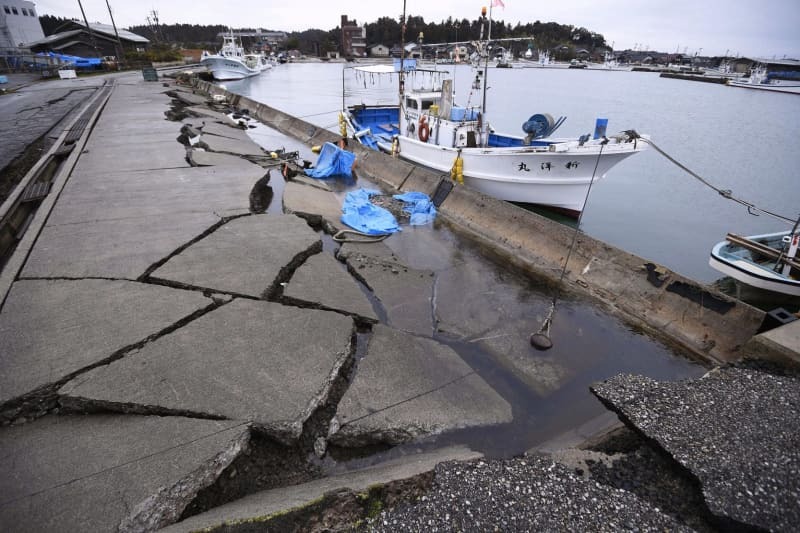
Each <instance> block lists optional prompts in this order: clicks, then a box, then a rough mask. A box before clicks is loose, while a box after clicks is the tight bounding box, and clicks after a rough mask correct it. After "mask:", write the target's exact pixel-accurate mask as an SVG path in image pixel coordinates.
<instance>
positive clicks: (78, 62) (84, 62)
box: [36, 52, 102, 68]
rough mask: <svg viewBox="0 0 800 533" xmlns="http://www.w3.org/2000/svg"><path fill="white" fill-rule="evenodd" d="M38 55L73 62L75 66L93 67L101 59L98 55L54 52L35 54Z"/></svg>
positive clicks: (63, 61) (96, 65)
mask: <svg viewBox="0 0 800 533" xmlns="http://www.w3.org/2000/svg"><path fill="white" fill-rule="evenodd" d="M36 55H37V56H40V57H52V58H55V59H58V60H59V61H61V62H62V63H71V64H74V65H75V66H76V67H77V68H94V67H99V66H100V64H101V62H102V60H101V59H100V58H99V57H79V56H71V55H68V54H56V53H54V52H39V53H38V54H36Z"/></svg>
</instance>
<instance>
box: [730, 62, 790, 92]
mask: <svg viewBox="0 0 800 533" xmlns="http://www.w3.org/2000/svg"><path fill="white" fill-rule="evenodd" d="M726 83H727V84H728V85H730V86H731V87H743V88H745V89H758V90H761V91H773V92H778V93H790V94H800V79H795V80H782V79H777V78H775V77H773V75H771V74H770V72H769V70H768V69H767V65H765V64H764V63H759V64H757V65H755V66H754V67H753V68H752V69H751V70H750V77H749V78H745V79H738V78H737V79H729V80H728V81H727V82H726Z"/></svg>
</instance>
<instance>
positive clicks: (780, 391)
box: [592, 367, 800, 531]
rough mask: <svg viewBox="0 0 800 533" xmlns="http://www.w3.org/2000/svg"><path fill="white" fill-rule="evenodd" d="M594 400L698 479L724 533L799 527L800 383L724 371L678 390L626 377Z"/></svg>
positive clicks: (601, 387)
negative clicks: (745, 529)
mask: <svg viewBox="0 0 800 533" xmlns="http://www.w3.org/2000/svg"><path fill="white" fill-rule="evenodd" d="M592 392H594V394H595V395H597V397H598V398H600V400H601V401H602V402H603V403H604V404H605V405H606V406H607V407H609V408H610V409H612V410H613V411H615V412H616V413H617V414H618V415H619V416H620V417H621V418H622V419H623V421H624V422H625V423H626V424H628V425H630V426H632V427H633V428H635V429H636V430H637V431H639V432H641V433H643V434H644V435H645V436H646V437H647V438H648V439H649V440H651V441H652V442H653V443H655V444H657V445H658V446H659V447H661V448H662V449H663V450H664V451H665V452H666V453H667V454H669V455H670V456H671V457H672V458H673V459H674V460H675V461H677V462H678V463H679V464H680V465H681V466H683V467H684V468H686V469H687V470H688V471H689V472H691V474H692V475H693V476H694V477H696V478H697V479H698V480H699V482H700V485H701V487H702V491H703V497H704V498H705V501H706V503H707V505H708V508H709V510H710V511H711V513H712V514H713V515H715V516H716V517H717V518H718V520H719V523H720V525H722V526H724V527H723V529H730V530H734V529H742V528H758V529H761V528H763V529H765V530H770V531H791V530H793V529H794V528H795V527H796V525H797V523H798V521H800V449H799V448H798V446H797V436H798V435H800V419H798V417H797V413H798V412H800V378H798V377H797V376H796V375H791V376H784V375H774V374H769V373H766V372H761V371H757V370H753V369H749V368H731V367H729V368H721V369H715V370H712V371H711V372H709V373H708V374H706V375H705V376H704V377H703V378H701V379H698V380H693V381H684V382H678V383H668V382H657V381H654V380H652V379H650V378H646V377H641V376H631V375H619V376H616V377H614V378H612V379H609V380H607V381H604V382H602V383H598V384H595V385H593V386H592Z"/></svg>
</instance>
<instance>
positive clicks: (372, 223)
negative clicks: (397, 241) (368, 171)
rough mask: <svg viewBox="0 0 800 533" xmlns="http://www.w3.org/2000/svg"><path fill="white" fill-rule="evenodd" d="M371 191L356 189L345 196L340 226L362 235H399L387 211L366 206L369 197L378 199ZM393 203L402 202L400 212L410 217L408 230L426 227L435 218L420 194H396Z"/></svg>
mask: <svg viewBox="0 0 800 533" xmlns="http://www.w3.org/2000/svg"><path fill="white" fill-rule="evenodd" d="M379 194H381V193H380V192H378V191H376V190H373V189H359V190H357V191H352V192H349V193H347V195H346V196H345V198H344V205H343V206H342V212H343V213H344V214H343V215H342V218H341V220H342V222H343V223H345V224H347V225H348V226H350V227H351V228H353V229H354V230H356V231H358V232H361V233H364V234H365V235H389V234H391V233H395V232H397V231H400V226H399V224H398V223H397V219H395V218H394V215H392V213H390V212H389V211H388V210H386V209H384V208H382V207H379V206H377V205H375V204H373V203H372V202H370V197H371V196H374V195H379ZM393 198H394V199H396V200H400V201H402V202H404V204H405V206H404V208H403V209H404V211H405V212H406V213H409V214H410V215H411V219H410V220H409V224H411V225H412V226H417V225H422V224H427V223H428V222H430V221H432V220H433V219H434V217H436V207H434V205H433V202H431V200H430V198H428V195H427V194H424V193H421V192H407V193H405V194H396V195H394V196H393Z"/></svg>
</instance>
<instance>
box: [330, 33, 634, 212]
mask: <svg viewBox="0 0 800 533" xmlns="http://www.w3.org/2000/svg"><path fill="white" fill-rule="evenodd" d="M489 35H491V33H489ZM483 57H488V56H486V55H484V56H483ZM487 64H488V60H485V61H484V68H483V70H478V71H477V73H476V75H475V81H474V82H473V88H474V89H476V91H475V92H478V93H479V92H482V93H483V102H482V104H480V105H469V103H468V104H467V105H460V104H458V103H457V102H456V101H455V98H454V90H453V80H452V76H451V75H450V74H449V72H447V71H432V70H418V69H417V68H416V64H415V62H414V60H413V59H412V60H408V59H401V60H397V61H396V62H395V65H394V66H391V65H372V66H363V67H355V68H354V70H355V72H356V75H357V77H359V85H361V84H362V83H363V84H365V85H366V84H367V83H371V82H375V80H376V78H377V77H379V76H381V75H388V76H398V77H399V87H400V101H399V103H398V104H385V105H379V104H376V105H367V104H365V103H363V102H362V103H359V104H356V105H344V106H343V107H344V109H343V111H342V121H343V125H344V129H343V131H342V134H343V135H348V136H352V137H353V138H355V139H356V140H358V141H359V142H360V143H361V144H363V145H365V146H367V147H369V148H372V149H374V150H382V151H384V152H387V153H391V154H394V155H397V156H398V157H400V158H402V159H405V160H407V161H410V162H413V163H416V164H419V165H423V166H425V167H428V168H431V169H434V170H437V171H440V172H443V173H447V174H448V175H450V176H451V178H453V179H454V180H455V181H458V182H462V181H463V183H464V184H466V185H467V186H469V187H471V188H473V189H476V190H478V191H480V192H482V193H485V194H487V195H489V196H493V197H495V198H498V199H501V200H507V201H511V202H517V203H526V204H539V205H544V206H548V207H550V208H555V209H556V210H558V211H560V212H564V213H566V214H568V215H570V216H574V217H577V216H578V215H579V214H580V212H581V211H582V210H583V208H584V204H585V202H586V198H587V195H588V192H589V189H590V187H591V185H592V183H594V182H596V181H598V180H600V179H602V178H604V177H605V176H606V174H607V173H608V171H609V170H611V168H612V167H614V166H615V165H616V164H618V163H620V162H621V161H622V160H624V159H626V158H628V157H630V156H632V155H634V154H636V153H638V152H641V151H642V150H644V149H645V144H646V143H644V142H642V141H641V139H640V138H639V136H638V134H636V132H634V131H627V132H621V133H618V134H614V135H607V134H606V127H607V120H606V119H597V121H596V122H595V127H594V134H591V133H587V134H585V135H582V136H580V137H576V138H557V137H553V136H552V134H553V132H555V131H556V130H557V129H558V128H559V126H561V125H562V124H563V123H564V121H565V120H566V117H559V118H557V119H554V118H553V117H552V116H551V115H549V114H547V113H534V114H529V113H526V115H524V116H523V117H520V122H521V123H522V126H521V127H522V132H521V133H520V134H518V135H514V134H508V133H501V132H499V131H496V130H495V129H494V128H493V127H492V125H491V122H490V117H489V114H488V113H487V104H486V87H487V85H486V83H487V81H486V77H487V68H486V67H487V66H488V65H487ZM406 80H408V85H406ZM384 82H385V80H384ZM376 83H381V82H380V80H378V81H377V82H376ZM526 117H528V118H527V119H526Z"/></svg>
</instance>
